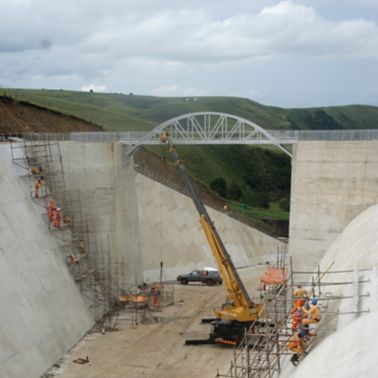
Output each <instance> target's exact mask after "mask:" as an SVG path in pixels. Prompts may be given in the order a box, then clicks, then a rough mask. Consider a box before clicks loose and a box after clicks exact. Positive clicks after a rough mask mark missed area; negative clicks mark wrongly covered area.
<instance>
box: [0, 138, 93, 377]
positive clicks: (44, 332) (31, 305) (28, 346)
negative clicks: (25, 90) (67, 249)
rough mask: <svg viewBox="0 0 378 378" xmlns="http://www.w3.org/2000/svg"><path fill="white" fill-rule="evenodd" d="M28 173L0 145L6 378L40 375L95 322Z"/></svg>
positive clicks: (0, 346) (2, 362)
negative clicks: (33, 192)
mask: <svg viewBox="0 0 378 378" xmlns="http://www.w3.org/2000/svg"><path fill="white" fill-rule="evenodd" d="M27 180H28V177H27V176H25V171H24V170H23V169H21V168H19V167H18V166H16V165H14V164H12V160H11V154H10V146H9V145H0V193H1V196H0V287H1V291H0V302H1V306H0V339H1V342H0V376H1V377H3V378H22V377H31V378H34V377H39V376H40V375H41V374H42V373H43V372H44V371H46V370H47V368H49V367H50V366H51V365H52V364H53V363H54V362H55V361H56V360H57V359H59V358H60V357H61V356H62V354H63V353H64V352H65V351H67V350H68V349H69V348H71V347H72V346H73V345H75V344H76V343H77V341H78V340H80V338H81V337H83V336H84V334H85V333H86V332H87V331H88V330H89V329H90V328H91V327H92V325H93V323H94V320H93V317H92V315H91V314H90V312H89V311H88V309H87V306H86V304H85V303H84V301H83V298H82V296H81V295H80V293H79V291H78V289H77V287H76V285H75V283H74V281H73V279H72V277H71V275H70V273H69V272H68V270H67V267H66V263H65V262H64V257H63V255H62V254H61V251H60V247H61V243H60V242H59V239H57V238H55V237H54V236H52V235H50V233H49V232H48V227H47V224H46V222H45V220H44V218H43V217H44V216H45V214H46V210H45V209H44V208H43V207H42V206H41V205H40V203H37V202H33V201H32V200H31V198H30V192H29V183H28V182H27Z"/></svg>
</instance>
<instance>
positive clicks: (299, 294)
mask: <svg viewBox="0 0 378 378" xmlns="http://www.w3.org/2000/svg"><path fill="white" fill-rule="evenodd" d="M294 297H295V298H296V299H298V298H307V297H308V292H307V290H306V289H304V288H303V287H302V286H301V285H298V286H297V288H296V289H295V290H294Z"/></svg>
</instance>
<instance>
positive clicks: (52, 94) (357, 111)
mask: <svg viewBox="0 0 378 378" xmlns="http://www.w3.org/2000/svg"><path fill="white" fill-rule="evenodd" d="M2 92H3V94H4V95H6V96H9V97H12V98H14V99H16V100H19V101H23V102H29V103H32V104H36V105H39V106H42V107H46V108H49V109H52V110H55V111H58V112H61V113H64V114H69V115H74V116H76V117H79V118H82V119H84V120H87V121H90V122H93V123H95V124H97V125H100V126H102V127H103V128H104V129H105V130H114V131H137V130H140V131H145V130H151V129H152V128H153V127H155V126H157V125H159V124H160V123H162V122H164V121H167V120H169V119H170V118H173V117H175V116H178V115H182V114H186V113H192V112H200V111H216V112H223V113H229V114H232V115H237V116H240V117H244V118H246V119H248V120H251V121H253V122H255V123H257V124H258V125H260V126H262V127H264V128H265V129H314V130H319V129H363V128H377V127H378V107H374V106H364V105H351V106H342V107H324V108H303V109H283V108H278V107H272V106H265V105H262V104H259V103H257V102H255V101H252V100H249V99H246V98H236V97H198V98H197V97H186V98H185V97H153V96H137V95H133V94H129V95H124V94H118V93H114V94H111V93H110V94H105V93H90V92H77V91H76V92H75V91H63V90H31V89H28V90H26V89H2ZM149 148H150V149H152V150H154V151H155V152H158V153H160V154H166V153H167V152H166V150H165V149H164V148H162V147H149ZM179 152H180V156H181V157H182V158H183V159H184V161H185V164H186V165H187V167H188V169H189V171H190V173H191V174H192V175H193V176H194V177H196V179H197V180H199V181H200V182H202V183H204V184H206V185H207V186H209V187H210V188H211V189H212V190H214V191H215V192H217V193H218V194H219V195H220V196H221V197H223V198H224V199H225V201H227V202H228V203H229V206H230V208H231V209H232V210H233V211H239V212H241V213H242V214H243V215H246V216H250V217H253V218H258V219H260V220H261V219H262V220H269V221H270V220H283V221H285V220H287V219H288V210H289V202H290V201H289V196H290V172H291V167H290V160H289V158H288V157H287V156H286V155H285V154H283V153H282V152H281V151H279V150H277V149H276V148H273V147H252V146H180V147H179Z"/></svg>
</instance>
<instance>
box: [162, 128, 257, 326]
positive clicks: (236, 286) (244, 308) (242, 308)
mask: <svg viewBox="0 0 378 378" xmlns="http://www.w3.org/2000/svg"><path fill="white" fill-rule="evenodd" d="M160 140H161V141H162V142H164V143H168V144H169V146H170V153H171V155H172V157H173V159H174V162H175V166H176V168H177V170H178V172H179V174H180V177H181V179H182V181H183V182H184V184H185V186H186V188H187V190H188V191H189V195H190V197H191V199H192V200H193V203H194V205H195V207H196V209H197V211H198V214H199V216H200V223H201V225H202V228H203V230H204V233H205V236H206V239H207V241H208V243H209V246H210V249H211V251H212V253H213V256H214V258H215V260H216V262H217V265H218V269H219V272H220V275H221V277H222V279H223V282H224V285H225V287H226V289H227V294H228V301H227V302H228V303H226V304H225V305H223V306H222V309H220V310H216V311H215V315H216V316H217V318H218V319H222V320H236V321H238V322H252V321H255V320H256V319H257V317H258V316H259V315H260V314H261V305H257V304H255V303H253V302H252V300H251V299H250V297H249V295H248V292H247V290H246V288H245V286H244V284H243V282H242V281H241V279H240V276H239V274H238V272H237V270H236V268H235V266H234V264H233V262H232V260H231V257H230V255H229V253H228V252H227V249H226V247H225V245H224V243H223V241H222V239H221V238H220V236H219V234H218V231H217V230H216V228H215V225H214V222H213V221H212V220H211V218H210V216H209V214H208V212H207V210H206V208H205V206H204V205H203V203H202V201H201V199H200V197H199V195H198V193H197V191H196V189H195V187H194V186H193V183H192V180H191V178H190V176H189V174H188V172H187V169H186V167H185V165H184V164H183V161H182V160H181V159H180V157H179V156H178V154H177V152H176V148H175V147H174V146H173V143H172V141H171V139H170V138H169V134H168V133H167V132H163V133H162V134H161V136H160Z"/></svg>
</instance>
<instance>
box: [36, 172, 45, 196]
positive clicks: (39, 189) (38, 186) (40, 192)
mask: <svg viewBox="0 0 378 378" xmlns="http://www.w3.org/2000/svg"><path fill="white" fill-rule="evenodd" d="M43 180H44V177H43V176H37V178H36V180H35V184H34V197H35V198H40V197H42V196H43V195H44V194H43V186H44V181H43Z"/></svg>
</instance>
